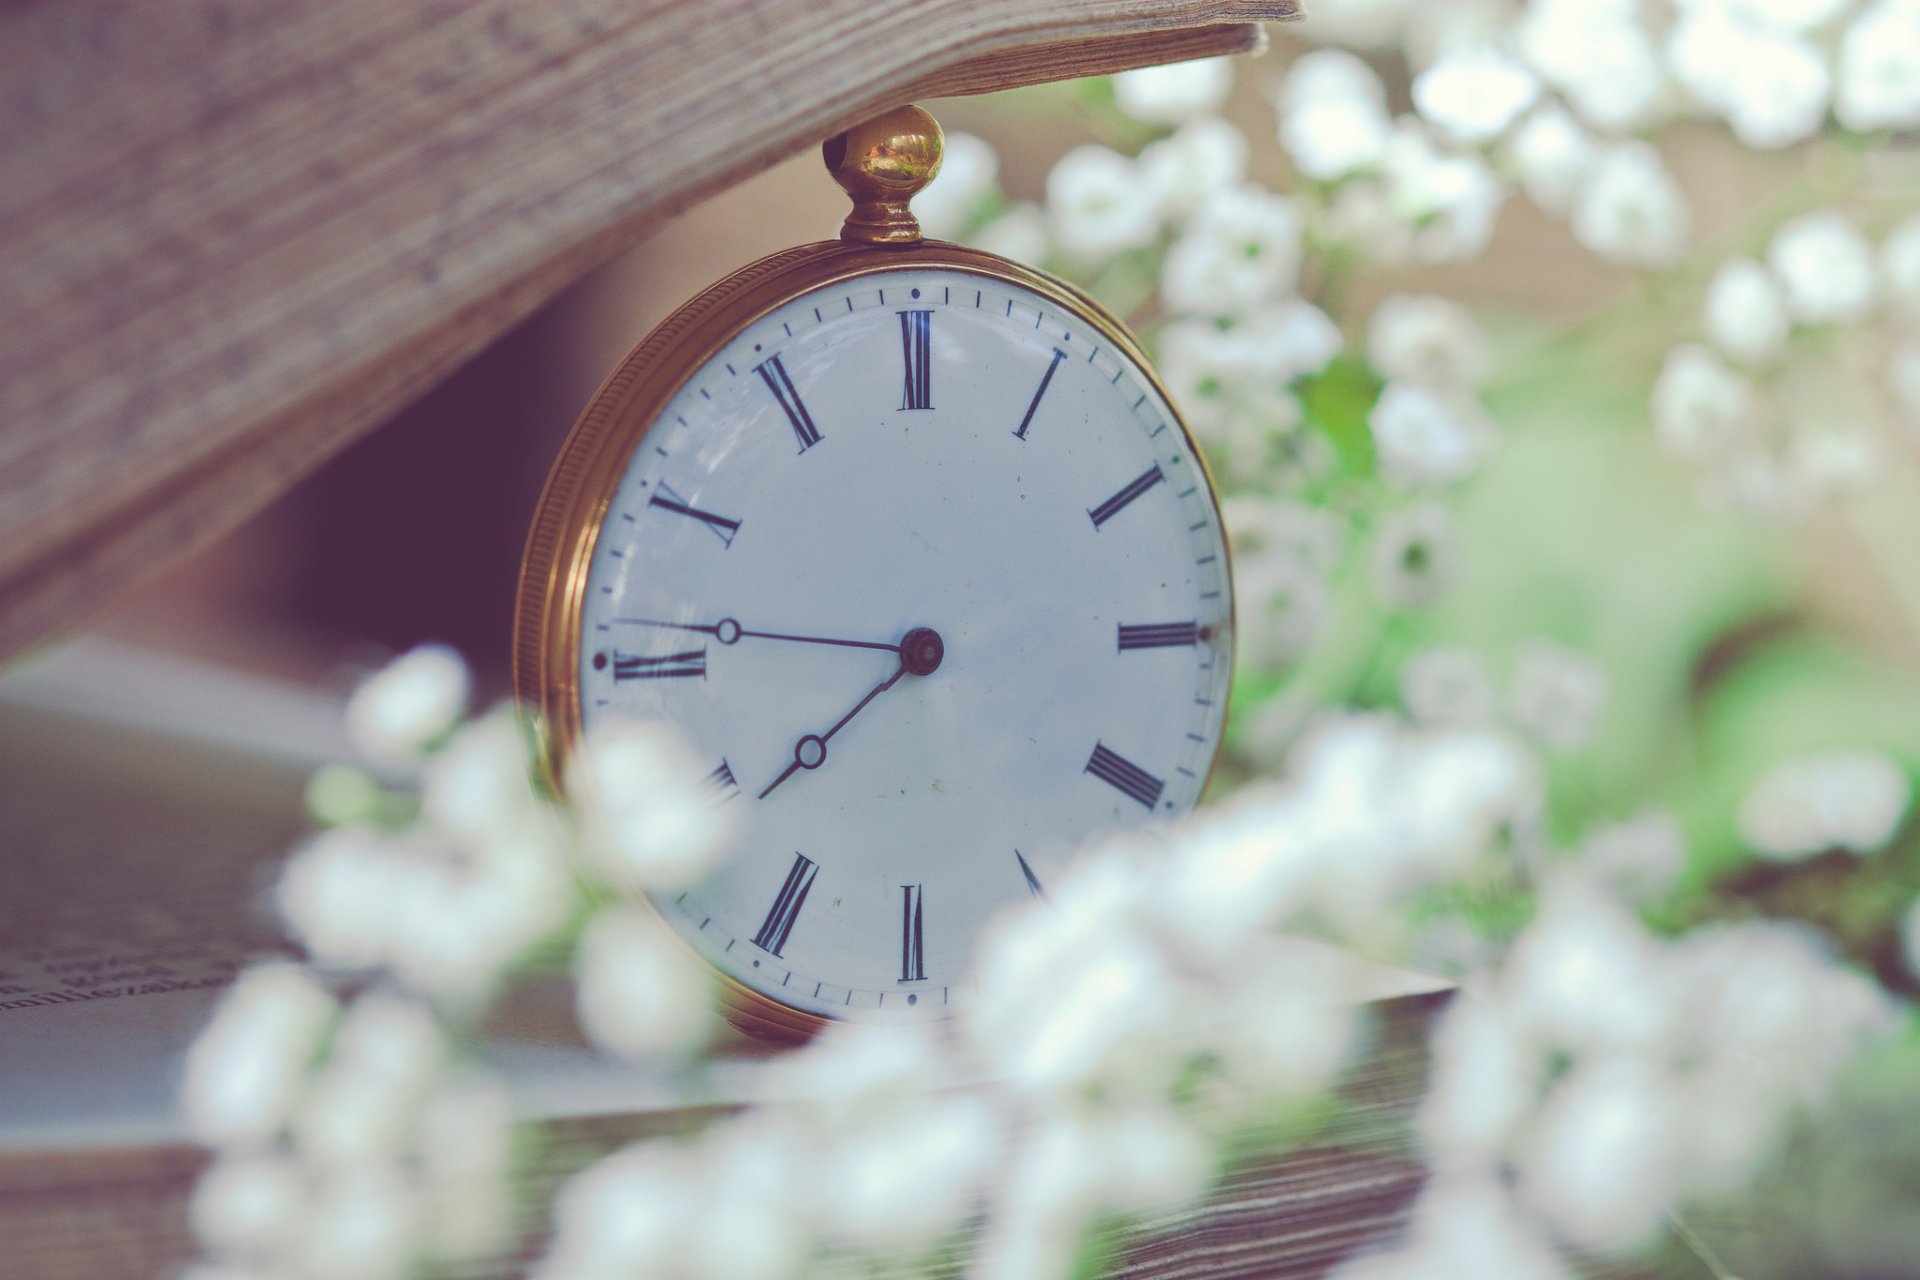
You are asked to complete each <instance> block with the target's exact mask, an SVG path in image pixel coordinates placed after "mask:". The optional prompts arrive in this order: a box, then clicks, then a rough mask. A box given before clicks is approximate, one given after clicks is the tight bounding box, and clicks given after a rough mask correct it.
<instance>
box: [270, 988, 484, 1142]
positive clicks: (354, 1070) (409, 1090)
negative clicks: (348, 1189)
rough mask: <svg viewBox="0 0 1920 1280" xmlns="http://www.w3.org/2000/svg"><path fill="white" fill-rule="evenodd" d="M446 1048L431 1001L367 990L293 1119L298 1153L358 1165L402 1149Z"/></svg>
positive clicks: (352, 1009)
mask: <svg viewBox="0 0 1920 1280" xmlns="http://www.w3.org/2000/svg"><path fill="white" fill-rule="evenodd" d="M447 1053H448V1046H447V1043H446V1037H445V1036H444V1034H443V1033H442V1032H441V1030H440V1025H439V1023H438V1022H437V1021H435V1019H434V1017H433V1014H432V1011H431V1010H430V1009H428V1007H427V1006H426V1005H424V1004H421V1003H419V1002H418V1001H415V1000H412V999H409V998H406V997H403V996H399V995H396V994H394V993H392V992H389V991H384V990H380V989H375V990H372V991H368V992H366V993H364V994H362V995H361V996H360V997H359V998H358V999H357V1000H355V1001H354V1002H353V1004H352V1005H350V1006H349V1007H348V1008H347V1011H346V1015H345V1016H344V1017H343V1018H342V1019H341V1021H340V1028H339V1032H338V1034H337V1035H336V1037H335V1039H334V1043H333V1046H332V1052H331V1053H330V1054H329V1055H328V1057H327V1060H326V1061H325V1062H324V1063H323V1064H321V1066H320V1068H319V1070H318V1071H317V1072H316V1074H315V1075H314V1078H313V1080H312V1084H311V1088H310V1089H309V1091H308V1093H307V1096H306V1098H305V1099H304V1100H303V1101H302V1103H301V1105H300V1108H299V1112H298V1114H297V1115H296V1116H295V1118H294V1137H295V1139H296V1141H297V1143H298V1145H299V1148H300V1150H301V1153H302V1154H303V1155H305V1156H307V1157H309V1158H310V1159H313V1160H315V1161H317V1162H321V1163H328V1164H336V1165H342V1166H356V1165H358V1164H360V1163H361V1162H371V1161H377V1160H380V1159H382V1158H384V1157H386V1156H388V1155H391V1154H392V1153H394V1152H396V1151H398V1150H400V1149H401V1148H402V1146H403V1145H404V1144H406V1143H407V1142H408V1140H409V1138H410V1136H411V1132H412V1129H413V1125H414V1123H415V1120H416V1119H417V1116H418V1112H419V1107H420V1105H421V1103H422V1102H423V1101H424V1099H425V1097H426V1094H427V1089H428V1086H429V1084H430V1083H431V1081H432V1079H433V1077H434V1075H435V1074H436V1073H437V1072H438V1070H439V1068H440V1067H441V1065H442V1064H443V1063H444V1062H445V1060H446V1056H447Z"/></svg>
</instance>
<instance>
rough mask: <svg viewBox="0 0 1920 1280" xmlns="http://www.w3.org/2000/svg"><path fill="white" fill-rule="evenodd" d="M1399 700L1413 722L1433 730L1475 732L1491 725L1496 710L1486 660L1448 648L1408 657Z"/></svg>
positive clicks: (1433, 649)
mask: <svg viewBox="0 0 1920 1280" xmlns="http://www.w3.org/2000/svg"><path fill="white" fill-rule="evenodd" d="M1400 701H1401V703H1402V705H1404V706H1405V707H1406V709H1407V714H1408V715H1410V716H1412V717H1413V719H1414V721H1415V723H1417V724H1420V725H1423V726H1426V727H1428V728H1435V729H1477V728H1480V727H1482V726H1484V725H1487V724H1490V723H1492V721H1493V719H1494V716H1495V713H1496V712H1497V711H1498V709H1499V698H1498V695H1497V694H1496V693H1495V691H1494V687H1493V673H1492V672H1491V671H1489V670H1488V669H1487V664H1486V662H1485V660H1484V659H1482V658H1481V657H1480V655H1479V654H1477V653H1475V652H1473V651H1472V650H1471V649H1462V648H1457V647H1453V646H1447V645H1436V646H1431V647H1429V648H1425V649H1419V650H1416V651H1415V652H1414V653H1412V654H1411V655H1409V656H1408V658H1407V660H1406V663H1405V665H1404V666H1402V667H1401V669H1400Z"/></svg>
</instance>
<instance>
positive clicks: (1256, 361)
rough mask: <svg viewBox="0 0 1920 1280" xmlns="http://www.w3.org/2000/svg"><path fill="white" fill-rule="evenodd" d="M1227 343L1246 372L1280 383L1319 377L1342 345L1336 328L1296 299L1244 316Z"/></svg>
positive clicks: (1304, 301) (1232, 331)
mask: <svg viewBox="0 0 1920 1280" xmlns="http://www.w3.org/2000/svg"><path fill="white" fill-rule="evenodd" d="M1226 341H1227V342H1228V343H1229V345H1230V346H1232V347H1233V348H1235V349H1236V355H1237V356H1238V358H1239V359H1240V360H1242V361H1244V362H1245V364H1246V366H1247V367H1248V368H1249V369H1259V370H1260V371H1262V372H1263V373H1264V374H1265V375H1266V376H1268V377H1270V378H1275V379H1277V380H1279V381H1280V382H1293V381H1296V380H1298V379H1300V378H1304V377H1307V376H1309V375H1311V374H1315V373H1319V372H1320V371H1321V370H1322V369H1324V368H1326V367H1327V361H1329V360H1331V359H1333V358H1334V357H1335V356H1337V355H1339V354H1340V348H1341V347H1342V346H1343V345H1344V340H1343V339H1342V338H1341V336H1340V329H1339V326H1337V325H1336V324H1334V322H1333V321H1332V320H1331V319H1330V318H1329V317H1328V316H1327V313H1326V312H1324V311H1322V310H1321V309H1320V308H1318V307H1316V306H1314V305H1313V304H1312V303H1311V302H1308V301H1307V300H1306V299H1305V298H1302V297H1299V296H1298V295H1289V296H1287V297H1285V298H1282V299H1280V300H1279V301H1278V302H1275V303H1273V304H1272V305H1270V306H1260V307H1255V308H1253V309H1251V310H1249V311H1247V312H1245V313H1243V314H1242V315H1241V317H1240V320H1239V322H1238V323H1237V324H1235V325H1234V326H1233V328H1232V329H1230V330H1228V331H1227V334H1226Z"/></svg>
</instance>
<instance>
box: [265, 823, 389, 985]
mask: <svg viewBox="0 0 1920 1280" xmlns="http://www.w3.org/2000/svg"><path fill="white" fill-rule="evenodd" d="M400 844H401V842H400V839H399V837H397V836H394V835H391V834H389V833H387V832H385V831H382V830H380V829H379V828H376V827H358V826H355V827H335V828H333V829H332V830H331V831H324V832H322V833H321V834H320V835H318V836H316V837H314V839H313V840H312V841H311V842H309V843H308V844H307V845H305V846H304V847H302V848H301V849H299V850H297V851H296V852H295V853H294V854H293V856H292V857H290V858H288V859H287V865H286V868H285V869H284V870H283V871H282V872H281V874H280V884H279V887H278V891H277V893H278V899H279V907H280V915H281V918H282V919H284V920H285V921H286V922H287V928H288V931H289V932H291V933H292V934H293V936H294V937H295V938H297V939H299V941H300V944H301V945H302V946H304V947H305V948H306V949H307V954H309V955H310V956H312V957H313V958H314V959H315V960H317V961H319V962H320V963H322V964H326V965H338V966H341V967H344V968H349V969H365V968H371V967H373V966H375V965H378V964H383V963H385V961H386V959H387V957H388V954H389V952H390V950H391V947H392V943H393V936H394V922H395V919H396V915H397V905H396V901H395V899H396V892H397V890H398V889H399V888H400V885H401V882H402V880H403V879H404V878H405V876H406V874H407V871H406V868H405V867H404V866H403V865H402V859H403V858H404V857H405V855H404V853H402V852H401V849H400Z"/></svg>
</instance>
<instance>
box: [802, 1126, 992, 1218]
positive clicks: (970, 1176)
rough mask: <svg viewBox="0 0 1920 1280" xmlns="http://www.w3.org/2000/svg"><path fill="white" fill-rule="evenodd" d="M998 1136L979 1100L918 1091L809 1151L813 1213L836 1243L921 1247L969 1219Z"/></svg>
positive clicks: (838, 1132) (841, 1131)
mask: <svg viewBox="0 0 1920 1280" xmlns="http://www.w3.org/2000/svg"><path fill="white" fill-rule="evenodd" d="M908 1134H911V1135H912V1137H911V1138H910V1139H908V1138H906V1136H905V1135H908ZM1000 1139H1001V1135H1000V1134H999V1132H998V1131H997V1127H996V1125H995V1123H994V1116H993V1114H992V1112H991V1111H990V1109H989V1107H988V1105H987V1103H986V1102H984V1101H983V1100H981V1099H978V1098H969V1097H961V1096H955V1095H948V1096H944V1097H932V1096H928V1095H927V1094H925V1093H921V1094H920V1095H919V1096H917V1097H912V1100H911V1101H910V1102H908V1103H907V1104H906V1105H903V1106H900V1107H898V1108H896V1109H894V1110H891V1111H889V1113H888V1114H887V1115H886V1117H885V1120H884V1122H881V1123H873V1122H871V1120H870V1119H869V1120H868V1121H867V1122H860V1121H857V1120H856V1122H855V1123H854V1124H853V1125H852V1126H851V1127H850V1128H846V1129H842V1130H839V1131H837V1132H835V1133H834V1134H833V1135H832V1136H831V1137H830V1138H828V1140H827V1141H826V1142H824V1143H823V1144H820V1146H819V1147H817V1148H816V1149H815V1150H814V1151H813V1152H811V1153H809V1155H808V1158H807V1163H808V1165H809V1166H810V1167H811V1168H812V1169H813V1171H814V1175H815V1176H817V1178H818V1179H819V1182H818V1186H817V1191H816V1194H815V1196H814V1205H813V1207H812V1214H811V1215H810V1216H812V1217H814V1218H815V1219H816V1220H817V1221H819V1222H820V1223H821V1225H822V1226H824V1227H825V1228H826V1230H827V1231H828V1232H830V1233H831V1234H832V1236H833V1237H834V1238H835V1240H836V1242H845V1243H848V1244H851V1245H853V1246H855V1247H857V1248H863V1249H872V1250H875V1251H879V1252H886V1253H901V1252H906V1251H909V1250H917V1249H924V1248H926V1247H928V1246H930V1245H932V1244H934V1243H935V1242H936V1241H937V1240H939V1239H940V1237H942V1236H944V1235H946V1234H947V1233H948V1232H951V1231H952V1230H954V1229H955V1228H956V1227H958V1226H959V1225H960V1224H961V1222H962V1221H964V1220H965V1219H966V1217H967V1215H968V1213H969V1211H970V1210H971V1209H972V1207H973V1204H974V1202H975V1199H976V1198H977V1196H978V1194H979V1191H980V1186H981V1184H982V1182H984V1181H985V1177H986V1174H987V1172H988V1165H989V1162H991V1161H995V1160H996V1159H997V1158H998V1157H999V1156H1000V1154H1001V1152H1000V1146H1001V1140H1000Z"/></svg>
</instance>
